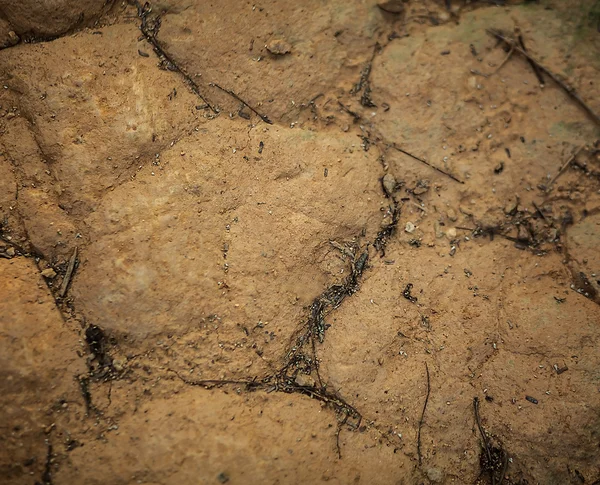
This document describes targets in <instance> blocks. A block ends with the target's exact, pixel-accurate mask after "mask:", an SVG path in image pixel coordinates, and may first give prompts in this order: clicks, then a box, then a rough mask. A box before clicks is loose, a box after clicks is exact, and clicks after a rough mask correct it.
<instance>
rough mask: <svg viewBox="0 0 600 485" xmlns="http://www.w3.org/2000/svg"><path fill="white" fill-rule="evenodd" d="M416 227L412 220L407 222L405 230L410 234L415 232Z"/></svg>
mask: <svg viewBox="0 0 600 485" xmlns="http://www.w3.org/2000/svg"><path fill="white" fill-rule="evenodd" d="M415 229H416V227H415V225H414V224H413V223H412V222H407V223H406V226H405V227H404V230H405V231H406V232H408V233H409V234H411V233H413V232H415Z"/></svg>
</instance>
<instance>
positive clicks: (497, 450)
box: [473, 397, 509, 485]
mask: <svg viewBox="0 0 600 485" xmlns="http://www.w3.org/2000/svg"><path fill="white" fill-rule="evenodd" d="M473 410H474V413H475V422H476V423H477V428H478V430H479V434H480V435H481V440H482V443H483V445H482V450H481V455H480V458H479V466H480V467H481V471H482V473H488V474H489V476H490V479H491V482H492V485H496V483H499V484H501V483H502V482H503V481H504V477H505V476H506V472H507V470H508V462H509V460H508V453H506V451H504V449H503V448H502V446H501V445H500V444H498V445H497V446H494V445H493V444H492V443H491V440H490V438H489V437H488V435H487V434H486V433H485V431H484V429H483V426H482V425H481V417H480V416H479V398H477V397H474V398H473ZM498 472H500V473H498ZM497 478H498V480H497Z"/></svg>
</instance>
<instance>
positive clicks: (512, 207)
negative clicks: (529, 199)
mask: <svg viewBox="0 0 600 485" xmlns="http://www.w3.org/2000/svg"><path fill="white" fill-rule="evenodd" d="M517 207H519V197H517V196H516V195H515V197H514V198H512V199H511V200H510V201H509V202H508V203H507V204H506V206H505V207H504V213H505V214H506V215H509V216H513V215H515V214H516V213H517Z"/></svg>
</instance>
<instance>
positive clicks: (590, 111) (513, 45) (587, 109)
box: [487, 29, 600, 125]
mask: <svg viewBox="0 0 600 485" xmlns="http://www.w3.org/2000/svg"><path fill="white" fill-rule="evenodd" d="M487 32H488V33H489V34H490V35H493V36H494V37H496V39H499V40H501V41H502V42H504V43H505V44H507V45H508V46H509V47H510V48H511V50H515V51H516V52H518V53H519V54H521V55H522V56H524V57H525V58H526V59H528V60H529V61H530V62H531V63H533V64H534V65H535V66H537V68H538V69H539V70H540V71H542V72H544V73H545V74H546V75H547V76H548V77H550V78H551V79H552V80H553V81H554V82H555V83H556V84H558V86H560V87H561V88H562V89H563V90H564V91H565V92H566V93H567V94H568V95H569V96H570V97H571V98H572V99H573V100H574V101H575V102H576V103H577V104H578V105H579V106H580V107H581V108H582V109H583V110H584V111H585V112H586V113H587V114H588V115H589V116H590V118H592V119H593V120H594V121H595V122H596V123H597V124H599V125H600V115H598V114H597V113H596V112H595V111H594V110H593V109H592V108H590V106H589V105H588V104H587V103H586V102H585V101H584V100H583V99H582V98H581V96H579V94H577V91H575V88H573V87H572V86H570V85H569V84H567V83H566V82H565V81H563V80H562V79H561V78H560V77H558V76H557V75H556V74H554V73H553V72H552V71H551V70H550V69H548V68H547V67H544V66H543V65H541V64H540V63H539V62H538V61H537V60H535V59H534V58H533V57H532V56H531V55H530V54H529V53H528V52H527V51H525V50H524V49H523V48H521V47H520V46H519V45H517V43H516V42H515V41H514V40H513V39H510V38H508V37H506V36H504V35H503V34H502V32H501V31H499V30H497V29H488V30H487Z"/></svg>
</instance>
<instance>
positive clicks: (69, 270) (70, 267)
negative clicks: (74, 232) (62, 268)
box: [58, 246, 77, 298]
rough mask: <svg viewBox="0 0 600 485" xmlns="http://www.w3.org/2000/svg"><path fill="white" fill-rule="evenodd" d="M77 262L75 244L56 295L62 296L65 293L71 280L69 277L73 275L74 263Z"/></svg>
mask: <svg viewBox="0 0 600 485" xmlns="http://www.w3.org/2000/svg"><path fill="white" fill-rule="evenodd" d="M76 262H77V246H76V247H75V249H73V254H72V255H71V259H70V260H69V265H68V266H67V272H66V273H65V277H64V279H63V281H62V285H61V287H60V291H59V292H58V296H60V297H61V298H64V297H65V295H66V294H67V290H68V289H69V283H70V282H71V278H72V277H73V271H74V270H75V263H76Z"/></svg>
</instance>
